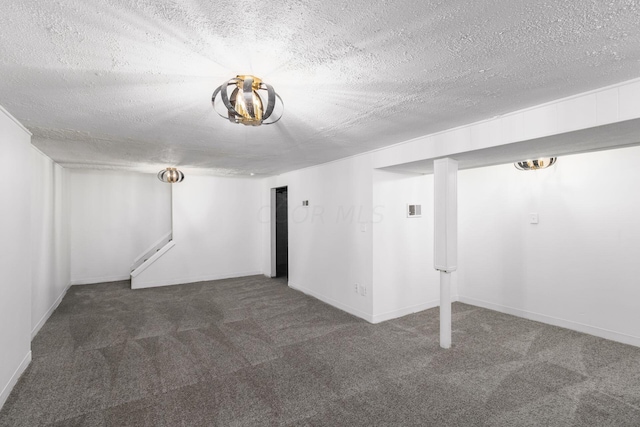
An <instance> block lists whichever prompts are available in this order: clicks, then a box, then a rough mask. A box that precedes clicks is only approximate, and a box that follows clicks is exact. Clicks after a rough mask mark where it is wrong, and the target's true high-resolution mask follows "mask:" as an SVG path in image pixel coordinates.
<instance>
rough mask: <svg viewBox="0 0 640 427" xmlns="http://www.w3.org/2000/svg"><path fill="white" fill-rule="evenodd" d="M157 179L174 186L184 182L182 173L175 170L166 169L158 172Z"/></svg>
mask: <svg viewBox="0 0 640 427" xmlns="http://www.w3.org/2000/svg"><path fill="white" fill-rule="evenodd" d="M158 179H159V180H160V181H162V182H166V183H167V184H175V183H178V182H182V181H184V173H182V171H179V170H178V169H176V168H166V169H162V170H161V171H160V172H158Z"/></svg>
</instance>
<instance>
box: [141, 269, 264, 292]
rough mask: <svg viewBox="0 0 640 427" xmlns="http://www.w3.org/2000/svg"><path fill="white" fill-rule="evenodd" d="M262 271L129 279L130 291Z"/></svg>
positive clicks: (251, 274)
mask: <svg viewBox="0 0 640 427" xmlns="http://www.w3.org/2000/svg"><path fill="white" fill-rule="evenodd" d="M261 274H262V271H244V272H241V273H226V274H217V275H215V274H214V275H209V276H197V277H186V278H182V279H170V280H163V281H146V282H141V281H139V280H136V278H135V277H133V278H132V279H131V289H145V288H158V287H160V286H173V285H186V284H187V283H197V282H208V281H210V280H222V279H235V278H236V277H245V276H258V275H261Z"/></svg>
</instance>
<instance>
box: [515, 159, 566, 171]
mask: <svg viewBox="0 0 640 427" xmlns="http://www.w3.org/2000/svg"><path fill="white" fill-rule="evenodd" d="M556 160H558V158H557V157H542V158H540V159H536V160H525V161H523V162H516V163H514V164H513V165H514V166H515V167H516V169H518V170H521V171H534V170H538V169H544V168H548V167H549V166H551V165H553V164H554V163H555V162H556Z"/></svg>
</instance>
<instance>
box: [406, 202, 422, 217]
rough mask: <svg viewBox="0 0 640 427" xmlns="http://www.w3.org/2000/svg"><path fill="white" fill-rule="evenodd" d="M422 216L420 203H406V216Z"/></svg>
mask: <svg viewBox="0 0 640 427" xmlns="http://www.w3.org/2000/svg"><path fill="white" fill-rule="evenodd" d="M421 216H422V205H416V204H407V218H420V217H421Z"/></svg>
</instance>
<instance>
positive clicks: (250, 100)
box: [211, 75, 284, 126]
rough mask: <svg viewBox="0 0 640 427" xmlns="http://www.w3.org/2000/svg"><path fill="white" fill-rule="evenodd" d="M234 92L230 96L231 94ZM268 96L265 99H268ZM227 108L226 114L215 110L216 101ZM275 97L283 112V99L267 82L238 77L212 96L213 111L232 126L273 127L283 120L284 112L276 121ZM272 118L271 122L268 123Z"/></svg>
mask: <svg viewBox="0 0 640 427" xmlns="http://www.w3.org/2000/svg"><path fill="white" fill-rule="evenodd" d="M229 91H231V93H229ZM265 93H266V96H265ZM218 94H219V95H220V97H219V98H220V100H221V101H222V103H223V104H224V106H225V107H226V108H227V111H226V113H227V114H226V115H224V114H222V113H220V112H219V111H218V110H216V98H217V97H218ZM276 98H277V99H278V100H279V101H280V105H281V106H282V107H283V108H282V109H284V104H283V102H282V98H280V96H279V95H278V94H277V93H276V92H275V91H274V90H273V87H272V86H271V85H268V84H266V83H264V82H263V81H262V80H260V79H259V78H257V77H254V76H248V75H247V76H244V75H242V76H236V77H235V78H233V79H231V80H229V81H227V82H224V83H223V84H222V85H220V87H218V88H217V89H216V90H215V91H214V92H213V95H212V96H211V103H212V104H213V109H214V110H216V113H218V114H219V115H220V116H221V117H223V118H225V119H227V118H228V119H229V121H230V122H231V123H242V124H243V125H246V126H260V125H262V124H264V125H271V124H274V123H275V122H277V121H278V120H280V118H281V117H282V111H281V112H280V115H279V116H278V117H277V118H274V116H273V111H274V109H275V106H276ZM269 119H270V120H269Z"/></svg>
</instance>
